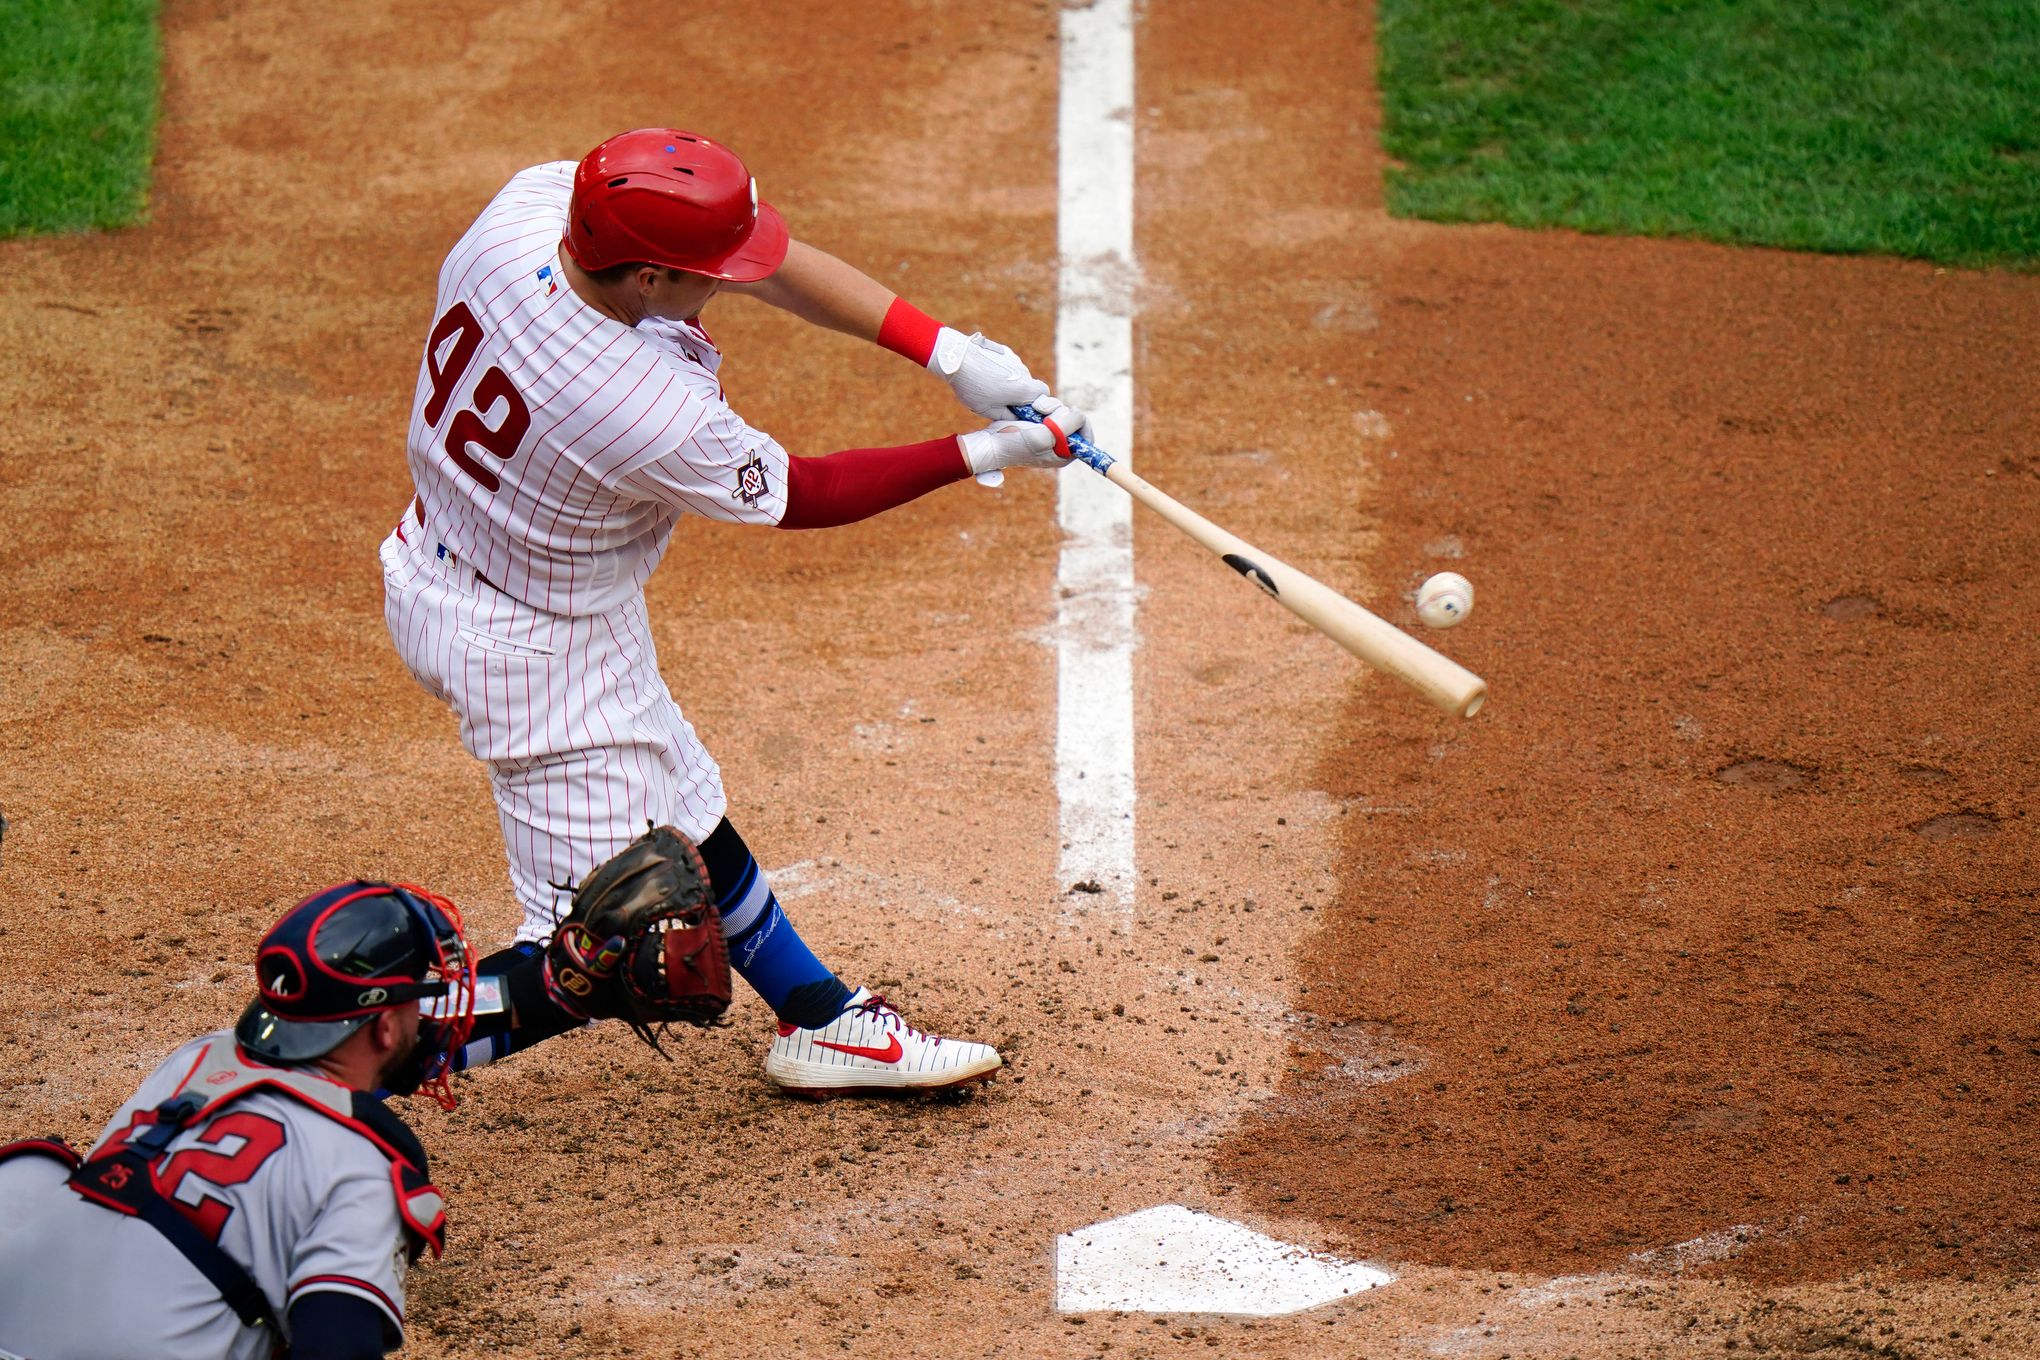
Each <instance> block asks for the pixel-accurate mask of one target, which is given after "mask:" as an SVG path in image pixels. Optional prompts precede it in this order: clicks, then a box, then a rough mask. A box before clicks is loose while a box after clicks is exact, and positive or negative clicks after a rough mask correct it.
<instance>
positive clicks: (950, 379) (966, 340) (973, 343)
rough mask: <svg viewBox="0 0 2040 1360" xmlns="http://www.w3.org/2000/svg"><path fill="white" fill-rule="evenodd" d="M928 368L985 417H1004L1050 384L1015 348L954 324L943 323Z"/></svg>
mask: <svg viewBox="0 0 2040 1360" xmlns="http://www.w3.org/2000/svg"><path fill="white" fill-rule="evenodd" d="M928 371H929V372H930V373H933V374H934V375H935V376H936V377H938V378H940V379H942V381H944V382H946V383H948V384H949V389H950V391H952V392H954V393H956V399H957V400H958V401H960V402H962V403H963V404H964V405H965V406H968V407H969V408H970V409H971V410H973V411H975V412H977V413H978V414H979V415H981V416H983V417H984V418H985V419H986V420H1001V419H1003V418H1005V416H1006V415H1007V414H1008V412H1009V411H1010V409H1011V408H1012V407H1015V406H1031V405H1033V404H1034V401H1035V399H1036V398H1038V397H1042V396H1046V395H1047V393H1048V384H1047V383H1045V382H1043V381H1042V380H1041V379H1039V378H1037V377H1035V376H1034V375H1033V374H1032V373H1029V372H1028V371H1027V365H1026V364H1024V363H1022V362H1020V356H1019V355H1017V354H1015V353H1014V352H1013V351H1012V350H1010V349H1007V348H1006V347H1005V346H1004V345H1001V344H999V343H998V342H996V341H993V340H987V339H985V338H984V336H982V335H965V334H964V333H963V332H962V331H960V330H957V329H956V328H955V327H954V326H944V327H943V328H942V330H941V332H940V333H939V334H938V335H937V336H936V337H935V351H934V353H932V354H930V355H929V356H928Z"/></svg>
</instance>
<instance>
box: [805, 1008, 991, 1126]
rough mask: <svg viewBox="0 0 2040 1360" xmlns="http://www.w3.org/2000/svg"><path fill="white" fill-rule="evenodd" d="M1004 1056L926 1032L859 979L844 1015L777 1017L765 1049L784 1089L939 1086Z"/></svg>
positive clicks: (829, 1091)
mask: <svg viewBox="0 0 2040 1360" xmlns="http://www.w3.org/2000/svg"><path fill="white" fill-rule="evenodd" d="M1003 1062H1004V1060H1003V1059H1001V1058H1000V1057H999V1054H998V1050H997V1049H994V1048H992V1047H991V1046H990V1045H989V1044H973V1043H969V1042H966V1041H963V1040H958V1039H944V1038H943V1037H941V1036H940V1035H937V1034H923V1033H921V1031H919V1030H917V1029H915V1028H914V1027H913V1026H911V1025H909V1024H908V1023H907V1022H906V1021H905V1020H902V1019H901V1018H900V1013H899V1012H898V1011H896V1010H894V1009H893V1008H892V1007H891V1006H889V1005H887V1004H886V1000H885V998H884V997H882V996H873V995H872V994H871V991H870V989H868V988H865V987H859V988H858V989H857V991H856V993H855V994H854V995H853V996H852V997H851V998H850V1005H849V1008H848V1009H847V1010H845V1011H844V1012H843V1013H842V1014H841V1015H839V1016H837V1017H836V1018H835V1019H834V1020H831V1021H830V1022H829V1023H828V1024H826V1025H823V1026H822V1027H821V1028H820V1029H801V1028H799V1027H798V1026H795V1025H786V1024H782V1025H781V1026H780V1027H779V1037H778V1038H777V1039H775V1040H773V1042H772V1048H771V1050H770V1051H768V1052H767V1053H766V1054H765V1075H766V1076H768V1077H770V1078H771V1079H772V1080H773V1081H774V1082H776V1083H778V1084H779V1086H780V1087H781V1088H782V1089H784V1090H785V1091H786V1092H787V1093H788V1094H789V1095H796V1096H806V1097H808V1098H809V1099H812V1100H822V1099H826V1098H827V1097H829V1096H848V1095H875V1094H886V1093H891V1092H898V1091H939V1090H941V1089H943V1088H944V1087H948V1086H962V1085H964V1084H966V1083H968V1082H973V1081H984V1080H985V1079H986V1078H988V1077H990V1076H991V1075H992V1073H994V1072H996V1071H998V1070H999V1068H1000V1067H1001V1066H1002V1065H1003Z"/></svg>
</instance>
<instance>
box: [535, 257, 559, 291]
mask: <svg viewBox="0 0 2040 1360" xmlns="http://www.w3.org/2000/svg"><path fill="white" fill-rule="evenodd" d="M538 281H539V282H540V283H542V284H544V285H545V295H546V296H547V297H551V296H552V295H553V294H554V293H557V292H559V291H560V275H559V271H558V270H556V269H554V268H553V267H552V266H551V265H547V266H546V267H545V268H543V269H541V270H539V271H538Z"/></svg>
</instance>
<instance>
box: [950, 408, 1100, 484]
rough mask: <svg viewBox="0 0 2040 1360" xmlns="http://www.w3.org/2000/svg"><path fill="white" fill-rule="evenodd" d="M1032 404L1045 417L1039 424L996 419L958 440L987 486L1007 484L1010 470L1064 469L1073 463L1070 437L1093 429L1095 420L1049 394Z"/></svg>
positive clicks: (966, 457)
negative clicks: (1080, 431) (1089, 428)
mask: <svg viewBox="0 0 2040 1360" xmlns="http://www.w3.org/2000/svg"><path fill="white" fill-rule="evenodd" d="M1019 404H1020V403H1018V402H1015V403H1014V405H1016V406H1017V405H1019ZM1031 405H1032V406H1033V407H1034V409H1035V410H1036V411H1037V412H1039V413H1040V415H1041V424H1039V425H1037V424H1035V423H1034V422H1033V421H1030V420H995V421H993V422H992V423H991V424H990V425H987V426H986V427H985V428H984V429H982V430H972V431H970V432H969V433H968V434H960V435H958V436H957V437H956V441H957V443H958V444H959V445H961V446H962V448H963V461H964V462H965V463H967V464H969V466H970V470H971V472H972V473H973V474H974V475H975V476H976V477H977V479H978V480H979V481H980V482H982V483H984V484H985V485H986V486H997V485H999V484H1000V483H1001V482H1003V481H1004V480H1005V469H1006V468H1009V467H1036V468H1064V467H1068V466H1069V465H1070V463H1071V462H1072V461H1073V460H1072V459H1071V457H1070V452H1069V447H1070V446H1069V436H1071V435H1073V434H1075V433H1077V431H1079V430H1082V429H1085V428H1087V427H1089V425H1090V423H1091V418H1090V417H1089V416H1087V415H1085V414H1084V413H1083V412H1082V411H1079V410H1078V409H1077V408H1076V407H1074V406H1066V405H1064V404H1063V403H1062V402H1061V401H1059V400H1057V399H1056V398H1054V397H1051V396H1049V395H1048V394H1047V393H1045V392H1044V393H1042V394H1041V395H1040V396H1038V397H1036V398H1035V399H1034V400H1033V402H1032V403H1031Z"/></svg>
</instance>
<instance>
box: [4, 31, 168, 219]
mask: <svg viewBox="0 0 2040 1360" xmlns="http://www.w3.org/2000/svg"><path fill="white" fill-rule="evenodd" d="M160 52H161V44H160V42H159V41H158V39H157V35H156V3H155V0H0V236H19V235H22V234H24V233H27V232H54V231H83V230H88V229H90V228H95V227H120V226H126V225H128V224H129V223H131V222H134V221H137V220H138V219H139V218H140V217H141V216H142V213H143V210H144V209H145V208H146V207H147V206H148V195H149V163H150V160H151V158H152V155H153V153H154V143H155V134H156V94H157V68H158V65H159V57H160Z"/></svg>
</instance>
